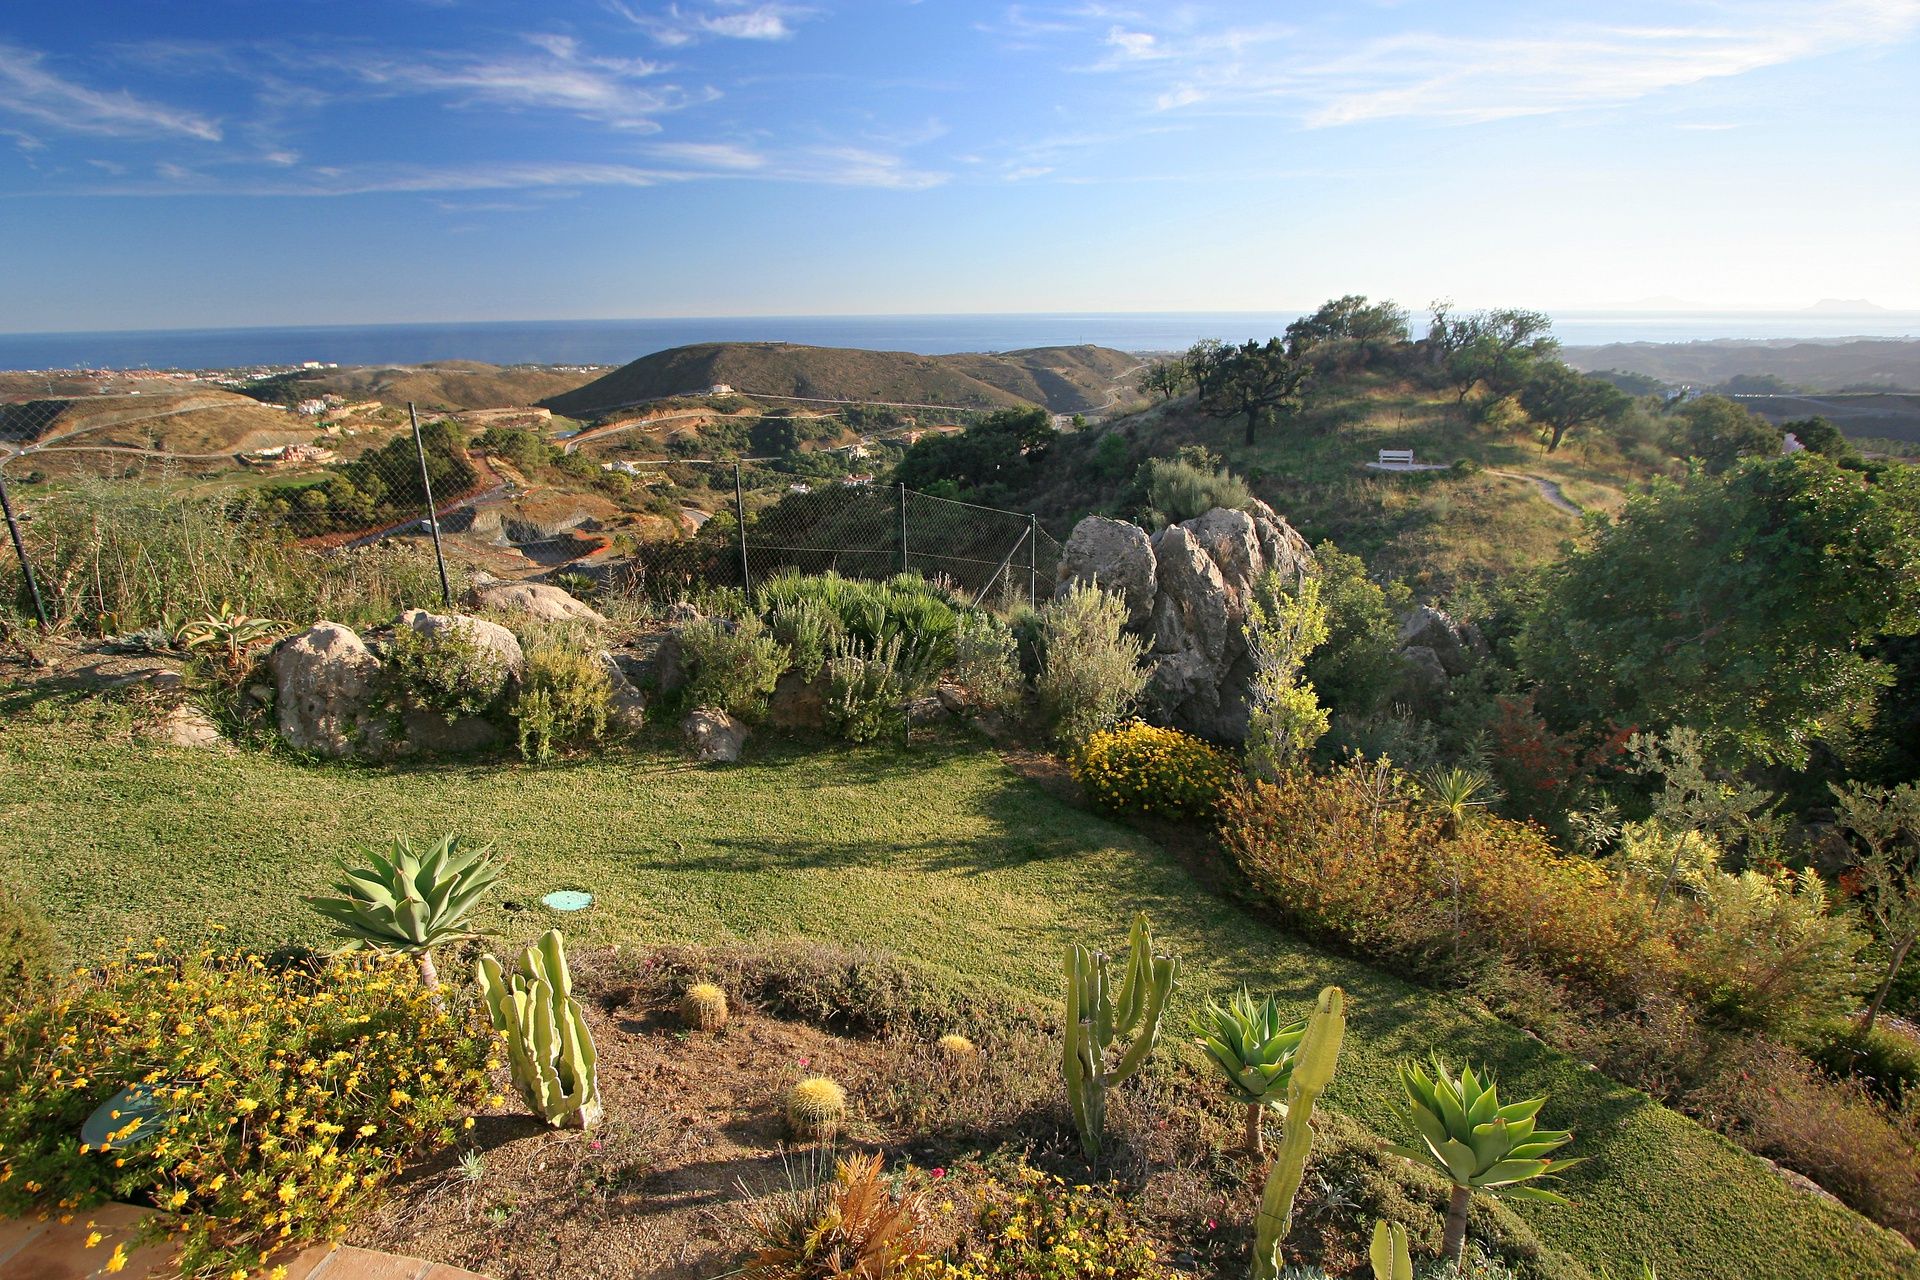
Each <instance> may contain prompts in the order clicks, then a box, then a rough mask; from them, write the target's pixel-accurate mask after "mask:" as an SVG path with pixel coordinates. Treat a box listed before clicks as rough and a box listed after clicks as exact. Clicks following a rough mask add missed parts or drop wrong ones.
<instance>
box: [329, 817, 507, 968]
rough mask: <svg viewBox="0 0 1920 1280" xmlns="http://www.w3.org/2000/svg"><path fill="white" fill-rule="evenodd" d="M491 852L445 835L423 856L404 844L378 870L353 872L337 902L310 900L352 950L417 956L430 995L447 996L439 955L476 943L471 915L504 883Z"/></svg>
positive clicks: (340, 884) (381, 859)
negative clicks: (446, 946)
mask: <svg viewBox="0 0 1920 1280" xmlns="http://www.w3.org/2000/svg"><path fill="white" fill-rule="evenodd" d="M491 851H492V846H490V845H475V844H469V843H468V842H467V841H465V840H464V839H462V838H461V837H460V836H457V835H452V834H448V835H444V836H441V837H440V838H439V839H438V840H436V841H434V842H433V844H431V845H430V846H428V848H427V849H426V850H425V851H424V852H421V851H418V850H416V849H415V848H414V847H413V844H412V842H410V841H409V840H408V839H407V838H406V837H405V836H401V837H400V838H398V839H396V840H395V841H394V842H393V851H392V853H390V854H380V853H375V854H373V855H372V858H373V865H372V866H371V867H365V868H358V869H349V870H348V871H347V873H346V878H345V879H343V880H339V881H336V882H335V884H334V886H333V887H334V890H335V891H336V892H337V893H338V894H339V896H338V897H311V898H307V899H306V900H305V901H306V903H307V905H308V906H310V907H312V908H313V909H314V910H315V911H318V912H319V913H320V914H321V915H323V916H325V917H327V918H328V919H329V920H332V921H333V922H334V923H335V924H336V925H338V926H339V928H340V931H341V932H342V933H344V934H346V935H347V944H346V945H347V946H348V947H349V948H352V947H373V948H376V949H378V950H382V951H395V952H399V953H401V954H402V955H410V956H412V957H414V959H415V961H416V962H417V963H418V964H419V966H420V978H421V980H422V981H423V982H425V983H426V985H427V988H428V990H431V991H438V990H439V989H440V974H439V971H438V970H437V969H435V968H434V964H433V948H435V947H437V946H439V945H440V944H441V943H443V942H458V941H460V940H461V939H463V938H471V937H473V936H474V932H473V930H471V929H469V928H467V925H466V920H467V914H468V913H469V912H471V911H472V910H473V908H474V905H475V904H476V903H478V902H479V901H480V898H481V896H482V895H484V894H485V893H486V891H487V890H488V889H490V888H492V887H493V882H494V881H495V880H498V879H499V878H500V864H499V863H498V862H495V861H494V860H493V859H492V858H491V857H490V856H488V855H489V854H490V853H491Z"/></svg>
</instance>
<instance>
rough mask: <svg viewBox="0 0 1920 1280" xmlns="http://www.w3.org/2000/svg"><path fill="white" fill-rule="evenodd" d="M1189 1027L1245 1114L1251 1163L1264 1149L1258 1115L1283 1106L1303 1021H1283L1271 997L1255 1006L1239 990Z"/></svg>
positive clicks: (1215, 1003) (1304, 1029)
mask: <svg viewBox="0 0 1920 1280" xmlns="http://www.w3.org/2000/svg"><path fill="white" fill-rule="evenodd" d="M1192 1027H1193V1034H1194V1035H1195V1036H1197V1037H1199V1040H1200V1045H1201V1047H1202V1048H1204V1049H1205V1050H1206V1051H1207V1056H1208V1057H1209V1058H1210V1059H1212V1061H1213V1065H1214V1066H1216V1067H1218V1068H1220V1072H1221V1074H1222V1075H1224V1076H1225V1077H1226V1080H1227V1091H1228V1092H1229V1093H1230V1094H1232V1095H1233V1100H1234V1101H1235V1102H1238V1103H1240V1104H1241V1105H1242V1106H1244V1107H1246V1109H1247V1131H1246V1135H1247V1136H1246V1148H1247V1154H1248V1155H1250V1156H1254V1157H1256V1158H1257V1157H1258V1156H1259V1155H1260V1154H1261V1153H1262V1152H1263V1151H1264V1150H1265V1149H1266V1147H1265V1142H1264V1140H1263V1139H1262V1136H1261V1132H1260V1116H1261V1112H1262V1111H1263V1110H1264V1109H1265V1108H1267V1107H1275V1108H1278V1107H1280V1106H1281V1105H1282V1104H1283V1103H1284V1102H1285V1101H1286V1097H1287V1085H1288V1084H1289V1083H1291V1081H1292V1080H1293V1062H1294V1057H1295V1056H1296V1055H1297V1054H1298V1053H1299V1050H1300V1040H1301V1037H1303V1036H1305V1035H1306V1034H1307V1020H1306V1019H1305V1018H1296V1019H1293V1020H1291V1021H1289V1020H1287V1019H1286V1018H1285V1017H1283V1016H1282V1014H1281V1012H1280V1002H1279V1001H1278V1000H1276V999H1275V998H1274V997H1272V996H1268V997H1267V998H1266V999H1264V1000H1260V1001H1256V1000H1254V998H1253V997H1252V996H1251V995H1250V994H1248V992H1247V989H1246V988H1245V987H1242V988H1241V989H1240V992H1239V994H1238V995H1236V996H1234V997H1233V998H1232V999H1231V1000H1229V1001H1228V1002H1227V1003H1226V1004H1224V1005H1223V1004H1220V1003H1219V1002H1218V1001H1214V1000H1209V1001H1207V1007H1206V1008H1205V1009H1204V1010H1202V1011H1201V1012H1200V1013H1198V1014H1195V1015H1194V1019H1193V1023H1192Z"/></svg>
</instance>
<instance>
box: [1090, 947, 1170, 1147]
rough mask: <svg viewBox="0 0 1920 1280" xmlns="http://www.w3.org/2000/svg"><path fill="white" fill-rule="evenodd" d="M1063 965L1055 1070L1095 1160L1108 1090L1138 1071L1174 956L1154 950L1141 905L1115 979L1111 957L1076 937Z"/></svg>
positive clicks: (1153, 1035) (1152, 1039) (1160, 1012)
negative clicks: (1117, 1048)
mask: <svg viewBox="0 0 1920 1280" xmlns="http://www.w3.org/2000/svg"><path fill="white" fill-rule="evenodd" d="M1066 969H1067V1017H1066V1052H1065V1054H1064V1055H1063V1057H1062V1062H1061V1071H1062V1073H1063V1074H1064V1075H1065V1076H1066V1080H1067V1105H1068V1107H1069V1108H1070V1109H1071V1110H1072V1112H1073V1124H1074V1127H1075V1128H1076V1129H1078V1130H1079V1131H1080V1147H1081V1150H1082V1151H1084V1152H1085V1153H1086V1157H1087V1159H1089V1160H1098V1159H1099V1158H1100V1136H1101V1133H1102V1132H1103V1131H1104V1130H1105V1128H1106V1118H1107V1090H1108V1089H1111V1088H1112V1087H1113V1086H1114V1085H1116V1084H1119V1083H1120V1082H1121V1081H1123V1080H1125V1079H1126V1078H1127V1077H1128V1076H1130V1075H1132V1074H1133V1073H1134V1072H1136V1071H1138V1070H1139V1069H1140V1067H1141V1065H1142V1064H1143V1063H1145V1062H1146V1060H1147V1056H1148V1055H1149V1054H1151V1053H1152V1052H1153V1046H1154V1045H1155V1044H1156V1043H1158V1041H1159V1039H1160V1027H1161V1023H1162V1021H1163V1019H1164V1017H1165V1014H1166V1011H1167V997H1168V996H1169V995H1171V994H1172V993H1173V984H1174V983H1175V982H1176V981H1177V980H1178V979H1179V976H1180V962H1179V961H1178V960H1176V959H1174V958H1173V957H1172V956H1166V955H1156V954H1154V950H1153V931H1152V929H1151V928H1150V927H1149V926H1148V924H1147V913H1146V912H1144V911H1142V912H1141V913H1140V914H1139V915H1137V916H1135V917H1134V919H1133V929H1132V931H1131V932H1130V933H1129V934H1128V936H1127V964H1126V972H1125V974H1124V975H1123V976H1122V977H1121V979H1120V981H1119V982H1118V984H1116V983H1115V982H1114V979H1113V973H1112V961H1111V958H1110V957H1108V956H1107V955H1106V954H1105V953H1104V952H1098V951H1089V950H1087V949H1086V948H1085V947H1083V946H1081V945H1080V944H1079V943H1075V944H1073V945H1072V946H1071V947H1069V948H1068V949H1067V964H1066ZM1128 1033H1132V1035H1133V1042H1132V1043H1131V1044H1129V1045H1128V1046H1127V1048H1126V1049H1125V1051H1123V1052H1122V1053H1121V1055H1120V1057H1119V1059H1118V1061H1116V1062H1114V1063H1113V1064H1112V1065H1111V1066H1109V1065H1108V1064H1107V1051H1108V1049H1109V1048H1111V1047H1112V1045H1113V1043H1114V1041H1115V1040H1116V1039H1118V1038H1120V1037H1122V1036H1125V1035H1127V1034H1128Z"/></svg>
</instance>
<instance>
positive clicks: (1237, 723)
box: [1056, 502, 1313, 742]
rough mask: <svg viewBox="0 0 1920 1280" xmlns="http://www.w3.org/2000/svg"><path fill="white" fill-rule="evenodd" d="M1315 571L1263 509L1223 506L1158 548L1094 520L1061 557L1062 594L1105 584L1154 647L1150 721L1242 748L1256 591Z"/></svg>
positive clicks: (1165, 534)
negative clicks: (1277, 578) (1074, 586)
mask: <svg viewBox="0 0 1920 1280" xmlns="http://www.w3.org/2000/svg"><path fill="white" fill-rule="evenodd" d="M1143 544H1144V545H1143ZM1312 566H1313V552H1312V551H1311V550H1310V549H1309V548H1308V546H1307V542H1306V539H1304V538H1302V537H1301V536H1300V534H1299V533H1298V532H1297V531H1295V530H1294V528H1293V527H1292V526H1291V525H1289V524H1288V523H1287V522H1286V521H1284V520H1282V519H1281V518H1280V517H1279V516H1277V515H1275V514H1274V512H1273V509H1272V508H1271V507H1269V506H1267V505H1266V504H1265V503H1262V502H1256V503H1253V504H1252V506H1251V507H1250V508H1249V509H1248V510H1246V511H1231V510H1227V509H1225V508H1221V507H1216V508H1214V509H1213V510H1211V511H1207V512H1205V513H1203V514H1201V515H1198V516H1195V517H1194V518H1193V519H1191V520H1185V521H1182V522H1181V523H1179V524H1176V525H1169V526H1167V527H1166V528H1165V529H1162V530H1161V531H1160V532H1158V533H1156V534H1154V535H1153V537H1152V538H1150V539H1149V538H1147V537H1146V534H1145V532H1144V531H1143V530H1141V529H1139V528H1138V527H1137V526H1134V525H1130V524H1126V523H1125V522H1123V521H1118V520H1108V519H1105V518H1103V517H1099V516H1089V517H1088V518H1087V519H1085V520H1082V521H1081V522H1080V523H1079V524H1078V525H1076V526H1075V527H1074V530H1073V536H1072V537H1071V538H1069V539H1068V540H1067V545H1066V548H1065V549H1064V550H1063V551H1062V553H1061V560H1060V583H1061V588H1060V589H1061V590H1065V589H1066V587H1067V586H1068V585H1069V584H1071V583H1074V582H1082V581H1098V582H1099V583H1100V585H1102V586H1104V587H1107V588H1109V589H1112V590H1117V591H1119V592H1120V593H1121V594H1122V595H1123V596H1124V597H1125V599H1126V602H1127V612H1128V626H1129V627H1130V628H1131V629H1132V630H1133V631H1135V632H1137V633H1139V634H1142V635H1144V636H1146V637H1147V640H1148V642H1149V646H1150V653H1149V655H1148V661H1149V662H1151V663H1152V665H1153V671H1152V674H1151V677H1150V678H1149V680H1148V683H1147V689H1146V693H1145V695H1144V701H1145V714H1146V715H1147V717H1148V718H1149V719H1152V720H1154V721H1155V722H1157V723H1160V724H1167V725H1172V726H1173V727H1175V728H1179V729H1185V730H1187V731H1189V732H1192V733H1198V734H1202V735H1204V736H1206V737H1209V738H1214V739H1219V740H1222V741H1228V742H1238V741H1241V740H1242V739H1244V738H1245V737H1246V732H1247V706H1248V699H1249V691H1250V687H1251V681H1252V679H1253V674H1254V667H1255V664H1254V661H1253V655H1252V653H1251V652H1250V651H1249V649H1248V646H1247V637H1246V628H1247V606H1248V603H1249V602H1250V601H1251V600H1252V598H1253V595H1254V587H1255V584H1256V583H1258V582H1259V580H1260V578H1261V576H1262V575H1263V574H1264V573H1266V572H1267V571H1268V570H1270V569H1271V570H1275V571H1277V572H1279V573H1280V575H1281V576H1282V577H1283V578H1284V579H1286V580H1287V581H1289V582H1292V581H1295V580H1297V579H1298V578H1299V577H1300V575H1301V574H1303V573H1305V572H1307V571H1309V570H1310V569H1311V568H1312ZM1057 594H1058V592H1056V595H1057ZM1143 605H1144V607H1143Z"/></svg>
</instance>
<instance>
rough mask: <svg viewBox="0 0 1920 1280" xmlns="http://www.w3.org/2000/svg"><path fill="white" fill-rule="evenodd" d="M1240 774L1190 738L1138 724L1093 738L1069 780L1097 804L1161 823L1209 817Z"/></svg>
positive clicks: (1101, 732)
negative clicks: (1158, 819) (1149, 816)
mask: <svg viewBox="0 0 1920 1280" xmlns="http://www.w3.org/2000/svg"><path fill="white" fill-rule="evenodd" d="M1239 772H1240V771H1239V768H1238V767H1237V766H1236V765H1235V764H1234V762H1233V758H1232V757H1231V756H1229V755H1227V753H1226V752H1224V751H1221V750H1219V749H1217V748H1215V747H1212V746H1210V745H1208V744H1207V743H1205V742H1203V741H1201V740H1200V739H1199V738H1196V737H1194V736H1193V735H1192V734H1190V733H1181V732H1180V731H1179V730H1178V729H1158V728H1155V727H1154V726H1153V725H1150V724H1143V723H1141V722H1140V721H1138V720H1134V721H1131V722H1129V723H1127V724H1123V725H1120V726H1119V727H1117V728H1113V729H1101V730H1099V731H1098V732H1096V733H1093V734H1091V735H1090V736H1089V737H1088V738H1087V741H1086V743H1085V744H1084V745H1083V746H1082V747H1081V748H1080V750H1079V751H1078V752H1076V753H1075V755H1074V757H1073V776H1074V777H1075V779H1077V780H1078V781H1079V783H1080V785H1081V786H1082V787H1084V788H1086V792H1087V795H1088V797H1089V798H1091V799H1092V800H1093V802H1094V803H1095V804H1097V805H1099V806H1100V807H1101V808H1103V809H1109V810H1112V811H1113V812H1116V813H1150V814H1154V815H1156V816H1158V817H1162V818H1204V817H1211V816H1212V814H1213V811H1214V808H1215V806H1217V805H1218V804H1219V803H1220V797H1221V796H1223V795H1224V794H1226V790H1227V788H1228V787H1229V786H1231V785H1232V784H1233V781H1234V779H1235V778H1236V777H1238V776H1239Z"/></svg>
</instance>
